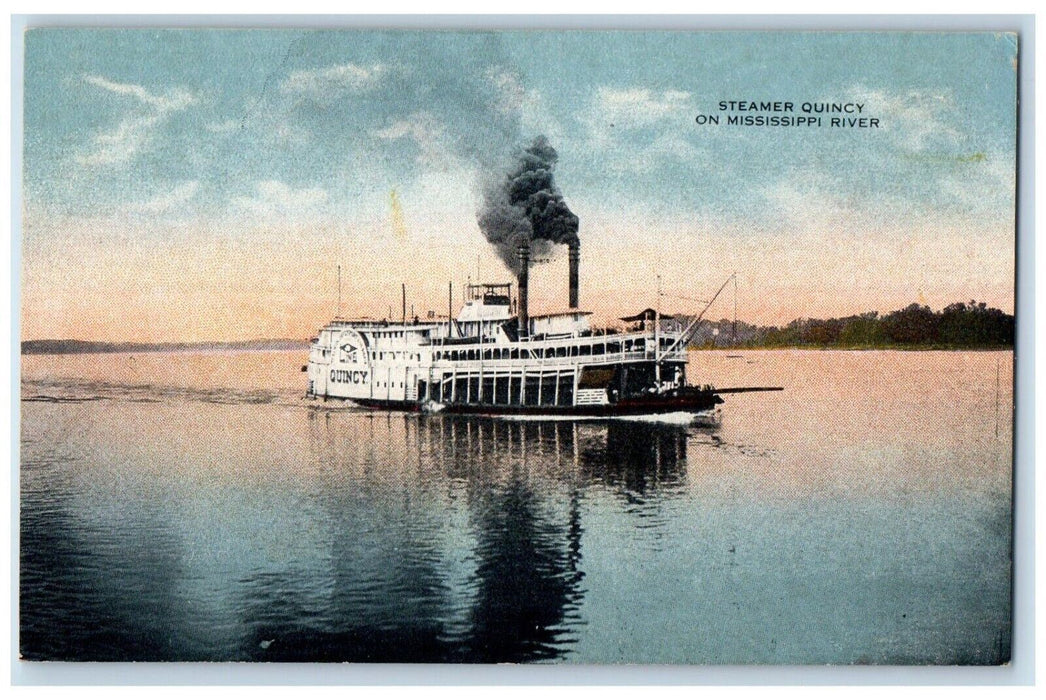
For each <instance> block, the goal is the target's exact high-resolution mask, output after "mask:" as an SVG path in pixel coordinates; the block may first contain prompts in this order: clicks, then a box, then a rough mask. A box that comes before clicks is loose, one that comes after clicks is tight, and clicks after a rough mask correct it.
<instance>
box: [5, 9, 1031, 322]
mask: <svg viewBox="0 0 1046 700" xmlns="http://www.w3.org/2000/svg"><path fill="white" fill-rule="evenodd" d="M25 42H26V51H25V79H24V95H25V105H24V108H25V109H24V118H25V130H24V139H25V144H24V173H23V197H24V202H23V230H22V232H21V233H22V241H23V246H22V271H21V273H22V337H23V338H24V339H33V338H81V339H89V340H112V341H135V340H137V341H178V340H185V341H195V340H238V339H250V338H263V337H300V338H305V337H308V336H310V335H312V334H314V332H315V330H316V329H317V327H318V326H320V325H322V324H323V323H325V322H326V321H327V320H329V318H330V317H331V316H332V315H333V314H334V312H335V310H336V298H337V286H336V285H337V266H338V264H341V266H342V275H343V298H344V303H343V311H344V313H345V314H346V315H356V314H360V315H369V316H375V317H384V316H386V315H387V314H388V313H389V307H390V306H391V307H393V308H394V309H396V310H397V311H396V312H395V313H398V307H399V298H400V296H399V295H400V283H401V282H406V284H407V288H408V295H409V298H408V304H413V305H414V306H415V310H416V311H417V312H418V313H419V314H421V315H424V312H425V311H427V310H428V309H434V310H437V312H439V313H444V312H445V309H446V303H447V302H446V285H447V282H448V281H449V280H453V281H454V283H455V287H456V288H460V285H461V283H463V282H464V281H466V279H468V278H469V277H470V276H472V277H473V279H474V278H475V276H476V274H477V268H478V269H479V274H480V275H481V276H482V277H483V278H484V279H485V280H504V281H509V279H510V276H509V274H508V272H507V271H506V270H505V269H504V268H503V267H502V266H501V264H500V263H499V262H498V260H497V257H496V255H495V254H494V252H493V250H492V249H491V248H490V247H489V246H488V245H487V244H486V243H485V241H484V238H483V236H482V234H481V232H480V230H479V227H478V226H477V223H476V210H477V206H478V204H479V202H480V195H479V189H478V186H477V183H478V182H480V181H482V180H483V179H484V178H486V177H489V176H490V174H491V172H497V169H498V168H499V167H501V166H502V165H503V163H504V162H505V159H506V157H507V156H508V155H509V154H510V153H511V151H512V149H513V148H515V147H517V146H519V145H520V144H523V143H526V142H529V141H530V139H532V138H533V137H534V136H536V135H538V134H544V135H547V136H548V138H549V140H550V142H551V143H552V144H553V146H554V147H555V148H556V149H557V151H558V152H559V164H558V166H557V169H556V173H555V177H556V181H557V183H558V184H559V187H560V188H561V190H562V192H563V194H564V196H565V198H566V201H567V203H568V204H569V206H570V207H571V209H572V210H573V211H574V213H576V214H577V215H578V216H579V217H580V222H581V225H580V234H579V235H580V238H581V241H582V263H581V302H582V306H583V307H585V308H588V309H590V310H592V311H594V312H595V313H596V314H597V316H599V317H601V318H612V317H614V316H618V315H623V314H625V313H631V312H634V311H636V310H638V309H640V308H642V307H644V306H648V305H652V304H653V303H654V289H655V282H654V277H655V275H657V274H660V275H661V276H662V278H663V286H664V288H665V290H666V292H667V293H668V294H669V295H672V296H673V297H676V298H669V299H666V300H665V302H664V306H665V307H666V310H667V311H675V310H678V311H691V310H693V308H694V306H695V302H693V301H688V300H686V299H683V298H682V297H690V298H698V297H702V298H707V296H708V295H709V294H711V293H712V292H713V291H714V290H715V289H716V288H717V287H718V286H719V284H721V283H722V281H723V280H724V279H725V278H726V277H727V276H728V275H729V274H730V273H731V272H733V271H735V270H736V271H737V272H738V276H739V288H738V292H739V298H738V315H739V317H740V318H741V319H743V320H747V321H751V322H754V323H760V324H777V323H783V322H787V321H789V320H792V319H793V318H796V317H826V316H840V315H846V314H850V313H856V312H862V311H868V310H878V311H889V310H892V309H895V308H898V307H901V306H905V305H907V304H909V303H912V302H920V303H924V304H927V305H929V306H931V307H933V308H935V309H939V308H941V307H943V306H944V305H946V304H949V303H951V302H954V301H959V300H969V299H977V300H981V301H985V302H988V303H989V304H990V305H993V306H997V307H999V308H1002V309H1004V310H1006V311H1008V312H1012V311H1013V276H1014V186H1015V173H1014V163H1015V140H1016V139H1015V86H1016V74H1015V61H1016V53H1017V47H1016V40H1015V38H1014V37H1013V35H1006V34H969V33H967V34H962V33H950V34H932V33H904V34H845V33H805V34H800V33H764V34H760V33H739V32H719V33H688V32H662V33H657V32H510V33H454V32H438V33H436V32H432V33H425V32H408V31H390V32H376V31H303V30H264V31H261V30H257V31H244V30H184V29H179V30H128V29H124V30H92V29H51V30H41V29H38V30H33V31H30V32H29V33H28V34H27V35H26V37H25ZM721 100H758V101H769V100H776V101H791V102H792V103H794V105H795V108H796V110H797V111H796V113H794V115H795V116H801V114H799V113H798V110H799V107H800V105H801V104H802V103H804V102H810V103H840V104H847V103H850V104H860V105H862V112H861V116H869V117H875V118H877V119H878V120H879V122H880V124H881V128H827V127H821V128H814V127H744V126H728V125H726V123H725V122H726V118H725V117H726V115H727V113H726V112H720V111H719V109H718V107H719V102H720V101H721ZM699 114H709V115H716V114H718V115H721V117H722V121H721V124H720V125H719V126H707V125H706V126H700V125H698V124H697V123H696V121H695V119H696V117H697V115H699ZM752 114H761V113H759V112H754V113H752ZM847 116H851V115H847ZM393 192H395V195H393V194H392V193H393ZM394 202H395V206H394ZM532 280H533V281H532V292H531V298H532V302H531V303H532V309H533V310H542V309H545V310H552V309H557V308H561V307H563V306H565V301H566V254H565V251H562V252H561V253H560V255H559V256H558V257H556V258H554V259H552V260H551V261H550V262H548V263H545V264H542V265H538V266H536V267H535V269H534V271H533V273H532ZM731 313H732V308H730V305H724V306H722V307H720V308H719V309H718V310H717V309H713V311H712V312H711V316H712V317H714V318H720V317H723V316H727V315H729V314H731Z"/></svg>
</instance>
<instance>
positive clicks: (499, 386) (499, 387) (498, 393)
mask: <svg viewBox="0 0 1046 700" xmlns="http://www.w3.org/2000/svg"><path fill="white" fill-rule="evenodd" d="M508 384H509V382H508V377H498V378H497V381H496V382H495V386H494V403H499V404H502V405H504V404H507V403H509V393H508Z"/></svg>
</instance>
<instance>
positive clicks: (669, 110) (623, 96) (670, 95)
mask: <svg viewBox="0 0 1046 700" xmlns="http://www.w3.org/2000/svg"><path fill="white" fill-rule="evenodd" d="M594 108H595V110H596V111H597V114H598V116H599V118H600V120H602V121H604V122H607V123H612V124H614V126H615V128H623V129H628V128H641V127H645V126H650V125H652V124H655V123H657V122H659V121H662V120H664V119H673V118H676V117H681V116H683V115H689V113H690V112H691V111H693V110H692V108H691V100H690V93H688V92H682V91H680V90H665V91H664V92H661V93H658V92H655V91H653V90H650V89H648V88H630V89H625V90H618V89H614V88H608V87H601V88H599V89H598V90H597V91H596V95H595V105H594Z"/></svg>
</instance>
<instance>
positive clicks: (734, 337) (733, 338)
mask: <svg viewBox="0 0 1046 700" xmlns="http://www.w3.org/2000/svg"><path fill="white" fill-rule="evenodd" d="M730 335H731V338H730V344H731V345H733V346H734V347H735V348H736V347H737V271H736V270H735V271H734V324H733V327H732V328H731V333H730Z"/></svg>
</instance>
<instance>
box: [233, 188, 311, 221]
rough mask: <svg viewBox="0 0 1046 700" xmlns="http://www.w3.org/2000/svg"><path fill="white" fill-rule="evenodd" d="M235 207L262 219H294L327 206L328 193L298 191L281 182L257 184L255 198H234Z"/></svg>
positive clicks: (309, 190)
mask: <svg viewBox="0 0 1046 700" xmlns="http://www.w3.org/2000/svg"><path fill="white" fill-rule="evenodd" d="M231 201H232V204H233V206H235V207H237V208H238V209H240V210H242V211H245V212H249V213H251V214H255V215H257V216H262V217H273V216H276V217H294V216H298V215H303V214H309V213H313V212H315V211H316V209H317V208H318V207H319V206H321V205H323V204H326V202H327V191H326V190H324V189H322V188H319V187H312V188H301V189H296V188H294V187H291V186H290V185H287V184H284V183H282V182H280V181H279V180H262V181H260V182H257V183H255V194H254V196H253V197H233V198H232V200H231Z"/></svg>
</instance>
